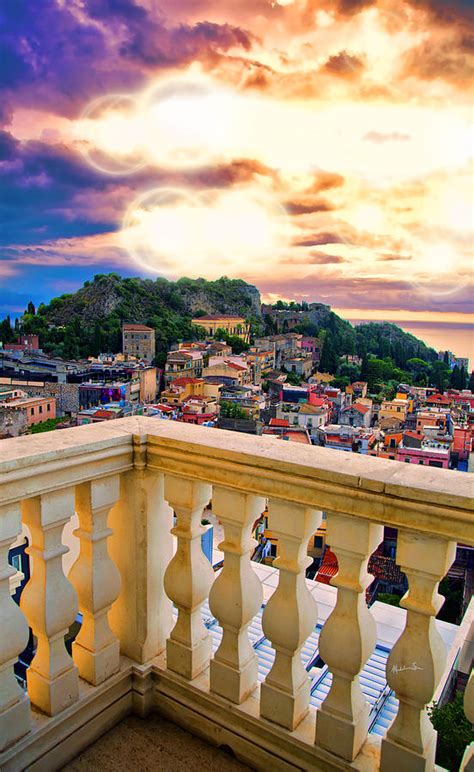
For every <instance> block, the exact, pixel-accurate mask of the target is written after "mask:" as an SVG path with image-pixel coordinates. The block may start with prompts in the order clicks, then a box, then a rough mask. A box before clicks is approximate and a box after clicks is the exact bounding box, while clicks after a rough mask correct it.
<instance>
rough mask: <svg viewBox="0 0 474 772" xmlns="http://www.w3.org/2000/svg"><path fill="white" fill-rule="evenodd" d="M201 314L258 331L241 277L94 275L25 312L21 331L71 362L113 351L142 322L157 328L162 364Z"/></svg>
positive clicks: (256, 297)
mask: <svg viewBox="0 0 474 772" xmlns="http://www.w3.org/2000/svg"><path fill="white" fill-rule="evenodd" d="M29 311H30V312H31V311H34V309H32V308H30V309H29ZM203 313H211V314H212V313H213V314H217V313H227V314H239V315H241V316H243V317H244V318H245V319H248V320H249V321H250V322H252V323H253V324H254V326H257V327H258V323H259V316H260V293H259V292H258V290H257V288H256V287H253V286H252V285H250V284H247V283H246V282H244V281H242V280H241V279H227V278H226V277H223V278H221V279H217V280H216V281H206V280H205V279H186V278H184V279H179V280H178V281H176V282H172V281H167V280H166V279H161V278H158V279H156V280H155V281H153V280H152V279H139V278H127V279H123V278H122V277H121V276H119V275H118V274H116V273H109V274H98V275H96V276H94V279H93V280H92V281H90V282H86V283H85V284H84V286H83V287H82V288H81V289H80V290H78V291H77V292H75V293H73V294H68V295H61V297H58V298H54V299H53V300H52V301H51V302H50V303H48V304H47V305H43V304H42V305H40V306H39V308H38V312H37V313H36V314H34V313H28V312H26V313H25V314H24V316H23V317H22V319H21V329H22V331H23V332H25V333H26V332H32V333H36V334H38V335H39V337H40V344H41V346H42V348H43V349H44V351H46V352H48V353H51V354H53V355H55V356H61V357H65V358H66V359H74V358H81V357H86V356H90V355H93V356H96V355H97V354H100V353H101V352H113V353H116V352H118V351H120V350H121V347H122V332H121V329H122V324H123V323H124V322H138V323H140V324H147V325H149V326H150V327H154V328H155V330H156V352H157V361H158V363H160V364H162V363H163V359H164V354H165V353H166V351H167V350H168V349H169V346H170V345H171V343H175V342H176V341H178V340H183V339H188V340H195V339H196V338H198V337H199V329H198V328H197V327H195V326H193V325H192V324H191V319H192V317H193V316H196V315H197V316H199V315H202V314H203Z"/></svg>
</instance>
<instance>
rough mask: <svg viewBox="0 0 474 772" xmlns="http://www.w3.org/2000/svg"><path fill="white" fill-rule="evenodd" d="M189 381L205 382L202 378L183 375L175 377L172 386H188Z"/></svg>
mask: <svg viewBox="0 0 474 772" xmlns="http://www.w3.org/2000/svg"><path fill="white" fill-rule="evenodd" d="M188 383H203V379H202V378H188V377H186V376H185V375H182V376H181V377H180V378H174V379H173V380H172V381H171V385H172V386H186V385H187V384H188Z"/></svg>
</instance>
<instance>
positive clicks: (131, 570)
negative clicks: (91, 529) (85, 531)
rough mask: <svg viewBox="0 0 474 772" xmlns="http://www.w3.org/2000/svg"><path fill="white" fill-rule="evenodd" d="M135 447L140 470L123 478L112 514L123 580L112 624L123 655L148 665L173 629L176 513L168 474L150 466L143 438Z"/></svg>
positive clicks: (113, 552)
mask: <svg viewBox="0 0 474 772" xmlns="http://www.w3.org/2000/svg"><path fill="white" fill-rule="evenodd" d="M134 444H135V447H136V458H135V469H133V470H131V471H130V472H126V473H124V474H122V475H121V480H120V498H119V501H118V502H117V504H116V505H115V506H114V507H113V508H112V510H111V512H110V516H109V524H110V527H111V528H112V530H113V534H112V535H111V536H110V538H109V554H110V557H111V558H112V560H113V562H114V563H115V565H116V566H117V567H118V569H119V571H120V574H121V577H122V588H121V591H120V594H119V597H118V598H117V600H116V601H115V603H114V604H113V605H112V608H111V610H110V612H109V624H110V627H111V628H112V631H113V632H114V634H115V635H116V636H117V638H118V639H119V641H120V651H121V653H122V654H124V655H125V656H127V657H130V659H133V660H135V662H139V663H141V664H144V663H145V662H148V661H149V660H150V659H153V657H156V655H157V654H159V652H160V651H162V650H163V649H164V648H165V646H166V639H167V637H168V635H169V633H170V630H171V628H172V626H173V620H172V614H171V602H170V601H169V599H168V598H167V596H166V594H165V590H164V585H163V577H164V573H165V569H166V566H167V565H168V563H169V561H170V560H171V557H172V555H173V539H172V536H171V528H172V527H173V512H172V510H171V509H170V507H169V506H168V504H167V502H166V501H165V499H164V477H163V474H162V473H161V472H154V471H152V470H147V469H146V468H145V444H144V443H143V444H141V443H140V439H139V438H134Z"/></svg>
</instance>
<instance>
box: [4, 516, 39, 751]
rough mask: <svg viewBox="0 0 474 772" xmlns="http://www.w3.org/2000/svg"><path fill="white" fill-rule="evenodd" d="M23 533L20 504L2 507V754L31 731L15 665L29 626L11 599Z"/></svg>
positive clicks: (25, 699)
mask: <svg viewBox="0 0 474 772" xmlns="http://www.w3.org/2000/svg"><path fill="white" fill-rule="evenodd" d="M19 533H21V517H20V505H19V504H10V505H7V506H2V507H0V630H1V631H2V632H1V635H0V751H2V750H4V748H6V747H7V746H8V745H11V744H12V743H14V742H15V741H16V740H18V739H19V738H20V737H22V736H23V735H24V734H26V733H27V732H29V730H30V728H31V727H30V701H29V699H28V695H27V694H25V692H24V691H23V689H21V687H20V686H19V684H18V681H17V680H16V678H15V674H14V672H13V665H14V664H15V662H16V661H17V659H18V655H19V654H21V652H22V651H23V649H24V648H25V646H26V644H27V643H28V625H27V623H26V619H25V617H24V615H23V613H22V612H21V611H20V609H19V608H18V606H17V604H16V603H15V601H14V600H13V599H12V597H11V596H10V584H9V579H10V577H11V576H13V575H14V574H15V573H16V571H15V569H14V568H13V567H12V566H10V565H9V563H8V551H9V549H10V546H11V545H12V543H13V542H14V541H15V539H16V537H17V536H18V534H19Z"/></svg>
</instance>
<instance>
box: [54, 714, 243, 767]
mask: <svg viewBox="0 0 474 772" xmlns="http://www.w3.org/2000/svg"><path fill="white" fill-rule="evenodd" d="M133 769H135V770H140V772H156V771H157V770H159V772H180V771H181V770H185V771H186V772H194V770H196V772H198V770H199V772H202V770H203V769H205V770H206V772H223V770H225V772H238V770H246V769H247V770H248V769H249V767H247V766H245V765H244V764H241V763H240V762H239V761H237V760H236V759H235V758H233V757H232V756H231V755H230V754H228V753H226V752H225V751H224V750H219V749H218V748H215V747H214V746H212V745H208V744H207V743H206V742H204V740H200V739H199V738H198V737H195V736H194V735H192V734H189V733H188V732H185V731H184V729H181V728H180V727H179V726H176V724H172V723H171V722H170V721H166V720H165V719H163V718H161V717H160V716H157V715H155V716H150V717H149V718H147V719H141V718H138V716H129V717H128V718H126V719H125V720H124V721H121V722H120V724H117V726H115V727H114V728H113V729H111V730H110V731H109V732H107V734H105V735H104V736H103V737H100V738H99V739H98V740H97V741H96V742H95V743H93V745H91V746H90V747H89V748H87V749H86V750H85V751H83V753H81V754H80V755H79V756H77V757H76V758H75V759H74V760H73V761H71V762H70V763H69V764H67V765H66V766H65V767H63V770H64V772H95V770H100V772H129V770H133Z"/></svg>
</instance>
